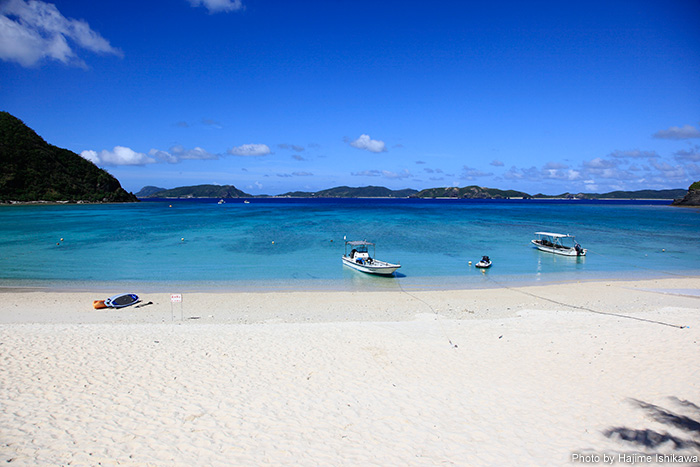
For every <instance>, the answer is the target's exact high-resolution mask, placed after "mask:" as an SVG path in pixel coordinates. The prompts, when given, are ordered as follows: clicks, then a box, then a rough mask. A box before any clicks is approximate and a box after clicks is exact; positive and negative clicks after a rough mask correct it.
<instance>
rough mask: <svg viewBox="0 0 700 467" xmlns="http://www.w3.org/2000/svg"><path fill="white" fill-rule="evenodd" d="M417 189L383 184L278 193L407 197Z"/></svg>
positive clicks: (329, 196) (348, 196)
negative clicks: (390, 187)
mask: <svg viewBox="0 0 700 467" xmlns="http://www.w3.org/2000/svg"><path fill="white" fill-rule="evenodd" d="M417 192H418V191H417V190H412V189H410V188H406V189H405V190H390V189H389V188H385V187H383V186H364V187H357V188H353V187H349V186H337V187H335V188H328V189H326V190H321V191H316V192H307V191H292V192H289V193H284V194H282V195H278V196H280V197H289V198H408V197H409V196H411V195H412V194H414V193H417Z"/></svg>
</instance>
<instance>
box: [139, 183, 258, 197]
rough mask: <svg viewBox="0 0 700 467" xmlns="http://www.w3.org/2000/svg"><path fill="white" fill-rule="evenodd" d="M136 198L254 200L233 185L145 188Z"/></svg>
mask: <svg viewBox="0 0 700 467" xmlns="http://www.w3.org/2000/svg"><path fill="white" fill-rule="evenodd" d="M136 196H137V197H138V198H254V196H253V195H251V194H248V193H244V192H242V191H241V190H239V189H238V188H236V187H235V186H233V185H195V186H181V187H178V188H172V189H166V188H159V187H155V186H145V187H143V188H141V189H140V190H139V191H138V193H136Z"/></svg>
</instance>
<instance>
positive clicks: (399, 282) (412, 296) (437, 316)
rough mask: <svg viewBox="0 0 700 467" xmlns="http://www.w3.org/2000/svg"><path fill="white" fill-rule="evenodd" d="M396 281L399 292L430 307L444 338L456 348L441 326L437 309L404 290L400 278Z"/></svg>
mask: <svg viewBox="0 0 700 467" xmlns="http://www.w3.org/2000/svg"><path fill="white" fill-rule="evenodd" d="M396 283H397V284H399V288H400V289H401V292H403V293H405V294H406V295H408V296H409V297H411V298H413V299H414V300H418V301H419V302H421V303H423V304H425V305H426V306H427V307H428V308H430V311H432V312H433V313H435V316H436V318H437V322H438V323H439V324H440V329H441V330H442V334H443V335H444V336H445V339H447V342H449V343H450V346H451V347H452V348H455V349H456V348H457V344H453V343H452V339H450V336H448V335H447V331H445V327H444V326H443V324H442V321H440V315H439V314H438V312H437V311H435V309H434V308H433V307H432V306H431V305H430V303H428V302H426V301H425V300H423V299H421V298H418V297H416V296H415V295H413V294H410V293H408V292H406V290H405V289H404V288H403V286H402V285H401V281H400V280H397V281H396Z"/></svg>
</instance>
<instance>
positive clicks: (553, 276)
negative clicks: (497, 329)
mask: <svg viewBox="0 0 700 467" xmlns="http://www.w3.org/2000/svg"><path fill="white" fill-rule="evenodd" d="M217 201H218V200H215V199H196V200H152V201H144V202H141V203H135V204H108V205H75V204H73V205H51V206H46V205H27V206H3V207H0V286H3V287H17V286H26V287H60V288H75V289H94V288H100V287H101V286H103V285H104V284H106V283H108V282H111V283H113V282H119V283H122V284H123V285H124V288H128V287H133V286H136V285H138V287H139V290H143V289H144V288H152V289H162V288H165V287H179V288H180V290H182V289H185V290H187V289H192V290H194V289H209V288H211V289H225V290H295V289H325V288H331V289H340V290H357V289H382V288H396V287H397V286H398V285H399V282H400V286H401V287H403V288H405V289H413V290H416V289H422V288H431V289H435V288H437V289H441V288H470V287H489V286H494V285H497V284H512V285H515V284H532V283H537V282H557V281H574V280H590V279H608V278H610V279H613V278H614V279H618V278H649V277H674V276H684V275H700V241H699V240H698V238H699V237H698V233H699V232H700V209H693V208H679V207H672V206H669V205H668V202H667V201H663V202H659V201H563V200H558V201H552V200H547V201H535V200H406V199H401V200H394V199H370V200H367V199H310V200H306V199H276V198H274V199H258V198H255V199H251V200H250V203H249V204H244V203H243V200H242V199H230V200H226V203H225V204H217ZM540 230H545V231H551V232H559V233H570V234H573V235H576V239H577V240H578V242H579V243H580V244H581V245H582V246H583V247H585V248H587V249H588V256H586V257H585V258H568V257H562V256H557V255H552V254H549V253H544V252H540V251H538V250H536V249H535V248H533V247H532V245H531V243H530V240H531V239H532V238H533V233H534V232H535V231H540ZM345 237H347V239H348V240H368V241H372V242H375V243H376V257H377V258H378V259H381V260H385V261H390V262H400V263H401V266H402V267H401V269H400V270H399V271H398V273H397V275H396V277H390V278H385V277H375V276H369V275H366V274H362V273H359V272H357V271H354V270H350V269H348V268H345V267H343V266H342V263H341V259H340V258H341V256H342V254H343V252H344V242H343V239H344V238H345ZM482 255H489V256H490V257H491V259H492V261H493V266H492V267H491V269H489V270H487V271H482V270H478V269H476V268H474V267H473V266H470V265H469V263H468V262H469V261H472V262H473V263H476V262H477V261H478V260H479V259H480V258H481V256H482Z"/></svg>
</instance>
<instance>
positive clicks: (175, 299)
mask: <svg viewBox="0 0 700 467" xmlns="http://www.w3.org/2000/svg"><path fill="white" fill-rule="evenodd" d="M173 303H179V304H180V321H182V320H184V319H185V317H184V312H183V311H182V294H179V293H173V294H170V321H175V312H174V311H173Z"/></svg>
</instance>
